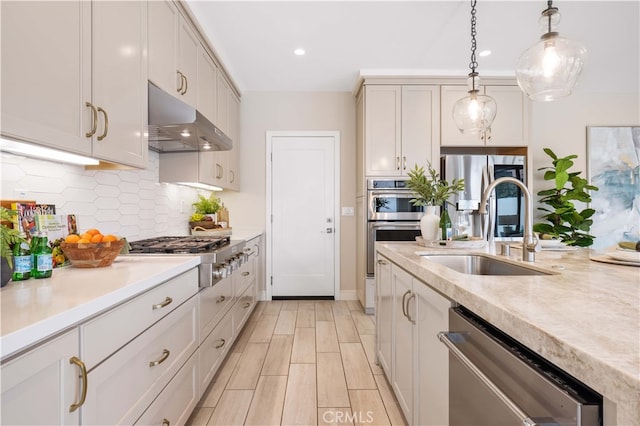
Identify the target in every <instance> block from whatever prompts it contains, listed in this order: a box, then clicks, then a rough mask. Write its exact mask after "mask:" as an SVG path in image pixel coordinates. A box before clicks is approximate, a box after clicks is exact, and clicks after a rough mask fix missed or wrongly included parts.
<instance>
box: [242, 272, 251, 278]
mask: <svg viewBox="0 0 640 426" xmlns="http://www.w3.org/2000/svg"><path fill="white" fill-rule="evenodd" d="M240 275H242V276H243V277H246V276H247V275H249V272H243V273H241V274H240Z"/></svg>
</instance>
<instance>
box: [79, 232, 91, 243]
mask: <svg viewBox="0 0 640 426" xmlns="http://www.w3.org/2000/svg"><path fill="white" fill-rule="evenodd" d="M91 237H93V234H90V233H88V232H85V233H84V234H82V235H80V239H81V240H87V241H91Z"/></svg>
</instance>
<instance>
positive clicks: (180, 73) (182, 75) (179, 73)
mask: <svg viewBox="0 0 640 426" xmlns="http://www.w3.org/2000/svg"><path fill="white" fill-rule="evenodd" d="M176 72H177V73H178V76H179V77H180V86H179V87H178V89H177V90H176V91H177V92H178V93H180V94H182V88H183V86H184V74H182V72H180V70H176Z"/></svg>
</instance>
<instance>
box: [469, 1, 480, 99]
mask: <svg viewBox="0 0 640 426" xmlns="http://www.w3.org/2000/svg"><path fill="white" fill-rule="evenodd" d="M477 34H478V32H477V31H476V0H471V62H469V68H470V69H471V74H469V76H470V77H471V79H472V82H471V84H472V89H473V90H474V91H475V90H476V83H475V77H476V76H477V75H478V74H477V73H476V68H478V61H477V60H476V47H477V43H476V35H477Z"/></svg>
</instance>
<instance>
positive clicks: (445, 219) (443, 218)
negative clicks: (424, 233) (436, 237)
mask: <svg viewBox="0 0 640 426" xmlns="http://www.w3.org/2000/svg"><path fill="white" fill-rule="evenodd" d="M440 238H441V239H442V240H450V239H451V218H450V217H449V212H448V211H447V204H446V203H445V204H444V205H443V206H442V213H441V214H440Z"/></svg>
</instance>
